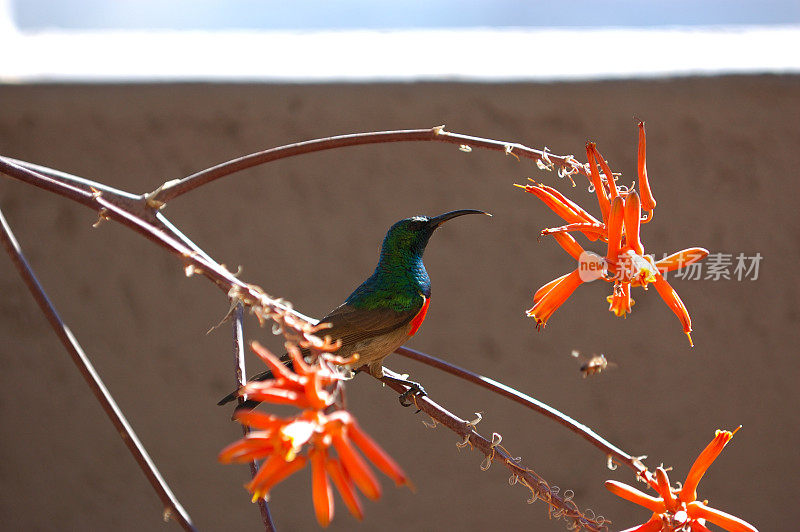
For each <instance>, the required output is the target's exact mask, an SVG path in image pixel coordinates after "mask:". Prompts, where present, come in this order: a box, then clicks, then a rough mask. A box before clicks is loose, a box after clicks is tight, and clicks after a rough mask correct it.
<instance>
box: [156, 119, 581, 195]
mask: <svg viewBox="0 0 800 532" xmlns="http://www.w3.org/2000/svg"><path fill="white" fill-rule="evenodd" d="M420 141H422V142H425V141H428V142H430V141H435V142H446V143H449V144H457V145H459V146H470V147H472V148H483V149H487V150H493V151H502V152H504V153H506V154H507V155H513V156H516V157H517V158H519V157H524V158H526V159H531V160H533V161H543V162H544V163H546V164H545V166H546V167H553V166H556V167H558V168H561V169H562V170H563V171H566V172H567V173H575V172H578V173H582V174H584V175H586V176H587V177H588V176H589V174H588V172H587V170H586V168H585V167H584V165H583V164H581V163H579V162H578V161H577V160H576V159H575V158H574V157H573V156H572V155H555V154H551V153H547V152H545V151H543V150H536V149H533V148H529V147H527V146H524V145H522V144H519V143H517V142H505V141H501V140H492V139H485V138H481V137H473V136H470V135H462V134H460V133H450V132H449V131H445V129H444V126H438V127H433V128H429V129H403V130H396V131H372V132H369V133H353V134H350V135H338V136H335V137H326V138H321V139H314V140H307V141H304V142H296V143H294V144H287V145H285V146H279V147H276V148H270V149H268V150H264V151H259V152H255V153H251V154H249V155H244V156H242V157H237V158H236V159H231V160H230V161H226V162H224V163H220V164H218V165H216V166H212V167H211V168H207V169H205V170H201V171H200V172H197V173H194V174H192V175H190V176H187V177H185V178H183V179H176V180H173V181H168V182H167V183H164V184H163V185H161V187H159V188H158V189H157V190H156V191H154V192H152V193H151V194H150V195H149V197H150V198H151V200H152V201H154V202H157V203H159V204H166V203H167V202H169V201H170V200H172V199H175V198H177V197H178V196H180V195H182V194H186V193H187V192H190V191H192V190H194V189H195V188H197V187H200V186H202V185H205V184H207V183H210V182H212V181H215V180H217V179H219V178H221V177H225V176H227V175H230V174H233V173H235V172H239V171H241V170H245V169H247V168H252V167H254V166H258V165H261V164H265V163H268V162H272V161H277V160H278V159H284V158H286V157H294V156H296V155H304V154H306V153H313V152H318V151H324V150H331V149H334V148H343V147H346V146H359V145H364V144H381V143H386V142H420Z"/></svg>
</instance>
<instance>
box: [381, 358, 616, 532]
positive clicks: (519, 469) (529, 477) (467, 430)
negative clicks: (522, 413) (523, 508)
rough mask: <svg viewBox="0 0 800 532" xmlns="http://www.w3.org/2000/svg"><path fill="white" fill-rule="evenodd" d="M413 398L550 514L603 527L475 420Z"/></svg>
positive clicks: (386, 380)
mask: <svg viewBox="0 0 800 532" xmlns="http://www.w3.org/2000/svg"><path fill="white" fill-rule="evenodd" d="M384 372H386V374H387V375H388V377H389V378H387V377H386V376H384V377H383V378H382V379H380V380H381V381H382V382H383V383H384V384H386V385H387V386H388V387H390V388H392V389H393V390H395V391H396V392H399V393H402V392H405V391H406V390H408V389H409V387H408V386H404V385H403V384H400V383H398V382H397V381H396V380H393V379H392V377H394V378H395V379H397V377H399V375H397V374H395V373H394V372H392V371H390V370H387V369H386V368H384ZM413 400H414V405H415V406H416V407H417V408H418V409H419V410H421V411H423V412H425V414H427V415H428V416H430V417H431V418H433V419H434V420H435V421H436V422H437V423H440V424H442V425H444V426H445V427H447V428H448V429H450V430H452V431H453V432H455V433H456V434H458V435H459V436H460V437H461V438H462V439H463V441H464V442H465V443H469V444H470V445H471V446H472V447H473V448H476V449H478V450H479V451H480V452H482V453H483V454H484V456H486V457H487V459H488V460H489V461H492V462H493V461H495V460H500V461H502V462H503V465H505V466H506V467H507V468H508V469H509V470H510V471H511V474H512V477H513V478H515V479H516V480H518V481H519V482H520V483H521V484H523V485H525V486H526V487H527V488H528V489H530V490H531V494H532V495H533V498H534V499H535V498H539V499H541V500H542V501H544V502H545V503H547V504H548V505H550V510H549V513H550V515H551V516H552V517H565V518H566V519H568V520H571V521H572V522H573V523H574V524H575V525H579V526H581V527H583V528H586V529H587V530H593V531H597V530H605V529H606V527H605V525H604V523H607V521H600V520H599V519H598V520H594V519H589V518H588V517H586V516H585V515H584V514H583V513H582V512H581V511H580V509H579V508H578V507H577V505H576V504H575V503H574V502H573V501H572V500H571V498H570V499H565V498H563V497H562V496H560V495H559V494H557V493H554V492H553V491H551V489H550V486H549V485H548V484H547V482H545V481H544V479H543V478H542V477H540V476H539V475H537V474H536V473H535V472H534V471H533V470H531V469H528V468H526V467H524V466H523V465H521V464H520V460H519V459H518V458H515V457H512V456H511V455H510V454H509V453H508V452H507V451H506V449H505V448H504V447H502V446H501V445H499V442H492V441H491V440H488V439H486V438H484V437H483V436H481V435H480V434H479V433H478V432H477V431H476V430H475V428H474V427H475V423H474V422H473V423H469V422H467V421H466V420H464V419H461V418H459V417H458V416H456V415H455V414H453V413H451V412H450V411H448V410H447V409H445V408H443V407H442V406H441V405H439V404H438V403H436V402H434V401H432V400H431V399H430V397H428V396H414V399H413ZM553 508H555V511H553V510H552V509H553Z"/></svg>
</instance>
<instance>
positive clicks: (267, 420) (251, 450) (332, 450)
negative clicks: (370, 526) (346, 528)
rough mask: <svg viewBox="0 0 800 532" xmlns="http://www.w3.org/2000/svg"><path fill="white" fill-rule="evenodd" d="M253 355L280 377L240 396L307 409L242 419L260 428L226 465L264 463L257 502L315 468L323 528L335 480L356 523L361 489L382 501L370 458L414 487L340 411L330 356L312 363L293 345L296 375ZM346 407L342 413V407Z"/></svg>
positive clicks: (256, 482) (227, 456) (264, 354)
mask: <svg viewBox="0 0 800 532" xmlns="http://www.w3.org/2000/svg"><path fill="white" fill-rule="evenodd" d="M252 347H253V350H254V351H255V352H256V353H257V354H258V355H259V356H260V357H261V358H262V360H264V362H266V363H267V365H268V366H269V367H270V368H271V369H272V372H273V375H274V376H275V378H274V379H271V380H267V381H263V382H250V383H248V384H247V385H245V386H243V387H242V389H241V390H240V395H247V396H248V397H250V398H251V399H256V400H259V401H267V402H272V403H289V404H292V405H295V406H298V407H300V408H302V409H303V410H302V411H301V412H300V413H299V414H297V415H295V416H293V417H288V418H282V417H279V416H275V415H272V414H264V413H261V412H256V411H244V412H239V413H237V414H236V416H235V418H236V420H237V421H239V422H240V423H241V424H243V425H245V426H247V427H250V428H251V429H252V431H251V432H249V433H248V434H247V435H246V436H245V437H244V438H242V439H240V440H239V441H237V442H234V443H232V444H231V445H229V446H227V447H226V448H225V449H223V450H222V451H221V452H220V453H219V457H218V460H219V461H220V462H222V463H231V462H239V463H242V462H250V461H252V460H260V459H264V462H263V463H262V464H261V467H260V468H259V469H258V472H257V473H256V475H255V477H254V478H253V480H251V481H250V482H249V483H247V484H246V485H245V487H246V488H247V490H248V491H250V493H252V495H253V501H256V500H258V499H259V498H264V497H267V496H268V495H269V492H270V490H271V489H272V488H274V487H275V486H276V485H277V484H279V483H280V482H281V481H283V480H284V479H286V478H287V477H289V476H290V475H292V474H294V473H296V472H297V471H299V470H301V469H303V468H304V467H305V466H306V464H308V463H310V464H311V492H312V500H313V505H314V513H315V515H316V517H317V521H318V522H319V524H320V525H321V526H323V527H326V526H328V525H329V524H330V522H331V520H332V519H333V514H334V510H333V490H332V488H331V481H333V485H334V486H336V489H337V490H338V491H339V493H340V494H341V495H342V499H343V500H344V503H345V505H346V506H347V508H348V510H350V513H351V514H353V516H355V517H356V519H359V520H360V519H362V518H363V516H364V513H363V510H362V507H361V502H360V501H359V500H358V497H357V496H356V493H355V489H354V486H358V488H359V489H360V490H361V491H362V492H363V493H364V494H365V495H366V496H367V497H369V498H370V499H378V498H379V497H380V496H381V487H380V484H379V483H378V481H377V479H376V478H375V476H374V475H373V473H372V470H371V469H370V467H369V465H368V464H367V462H366V461H365V460H364V458H363V457H362V455H361V453H363V455H364V456H366V458H367V459H368V460H369V461H370V462H372V464H374V466H375V467H377V468H378V469H380V470H381V471H382V472H383V473H385V474H386V475H387V476H388V477H389V478H391V479H392V480H394V482H395V483H396V484H397V485H398V486H400V485H406V486H409V487H412V486H411V482H410V481H409V480H408V477H407V476H406V474H405V473H404V472H403V470H402V469H401V468H400V466H398V465H397V463H396V462H395V461H394V460H392V458H391V457H390V456H389V455H387V454H386V452H385V451H384V450H383V449H381V448H380V446H379V445H378V444H377V443H375V441H373V440H372V438H370V437H369V436H368V435H367V434H366V433H365V432H364V431H363V430H362V429H361V428H360V427H359V426H358V424H357V423H356V421H355V419H354V418H353V416H352V415H351V414H350V413H349V412H347V411H345V410H343V409H341V408H339V407H340V405H338V404H337V403H336V398H337V397H339V394H338V393H337V392H336V389H335V386H334V385H335V384H336V381H338V380H339V379H340V377H338V376H337V375H336V374H335V373H334V372H333V371H332V370H331V369H329V367H328V365H327V362H329V361H333V360H334V358H333V357H332V356H329V355H327V354H323V355H321V356H320V357H319V358H318V360H317V361H316V362H315V363H313V364H309V363H307V362H305V361H304V360H303V358H302V356H301V355H300V351H299V349H297V348H296V346H294V345H289V346H287V348H288V351H289V354H290V355H291V357H292V361H293V365H294V371H291V370H289V369H288V368H287V367H286V366H284V365H283V364H282V363H281V362H280V360H279V359H278V358H277V357H275V356H274V355H273V354H272V353H270V352H269V351H268V350H267V349H265V348H263V347H261V346H260V345H258V344H256V343H254V344H253V346H252ZM337 408H339V409H337Z"/></svg>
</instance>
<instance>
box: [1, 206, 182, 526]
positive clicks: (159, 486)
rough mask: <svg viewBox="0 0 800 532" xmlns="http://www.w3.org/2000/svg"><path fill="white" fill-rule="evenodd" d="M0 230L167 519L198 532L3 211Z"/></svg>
mask: <svg viewBox="0 0 800 532" xmlns="http://www.w3.org/2000/svg"><path fill="white" fill-rule="evenodd" d="M0 226H2V230H1V231H0V240H2V242H3V245H4V247H5V248H6V251H8V254H9V255H10V256H11V260H12V261H13V262H14V266H15V267H16V269H17V271H18V272H19V274H20V276H22V278H23V280H24V281H25V284H26V285H27V286H28V289H29V290H30V292H31V294H32V295H33V298H34V299H35V300H36V303H37V304H38V305H39V308H40V309H41V310H42V313H44V315H45V317H46V318H47V321H49V322H50V326H51V327H52V328H53V330H54V331H55V333H56V335H57V336H58V339H59V340H60V341H61V343H62V344H63V345H64V348H65V349H66V350H67V352H68V353H69V355H70V356H71V357H72V361H73V362H74V363H75V365H76V366H77V367H78V370H79V371H80V372H81V375H82V376H83V378H84V380H85V381H86V384H87V385H88V386H89V388H90V389H91V390H92V393H93V394H94V396H95V398H97V400H98V402H100V405H101V406H102V407H103V410H105V412H106V415H108V417H109V419H110V420H111V422H112V423H113V424H114V427H115V428H116V429H117V432H118V433H120V434H121V435H122V441H123V442H124V443H125V445H126V446H127V447H128V450H129V451H130V453H131V454H132V455H133V457H134V459H136V463H137V464H139V468H140V469H141V470H142V472H143V473H144V475H145V476H146V477H147V480H148V481H149V482H150V485H151V486H153V489H154V490H155V492H156V494H157V495H158V497H159V498H160V499H161V502H162V504H163V505H164V508H165V509H164V516H165V518H166V517H170V518H173V519H175V520H176V521H177V522H178V523H179V524H180V525H181V526H182V527H183V529H184V530H195V527H194V525H193V524H192V520H191V518H190V517H189V514H187V513H186V510H184V509H183V507H182V506H181V504H180V503H179V502H178V499H177V498H176V497H175V495H174V494H173V493H172V490H170V488H169V486H168V485H167V483H166V482H165V481H164V478H163V477H162V476H161V473H159V471H158V469H157V468H156V466H155V464H154V463H153V460H152V459H151V458H150V456H149V455H148V454H147V450H146V449H145V448H144V446H143V445H142V443H141V442H140V441H139V438H138V437H137V436H136V433H135V432H134V431H133V428H132V427H131V426H130V424H129V423H128V420H127V419H126V418H125V415H124V414H123V413H122V411H121V410H120V409H119V407H118V406H117V403H116V402H115V401H114V398H113V397H112V396H111V393H110V392H109V391H108V389H107V388H106V387H105V385H104V384H103V381H102V380H101V379H100V376H99V375H98V374H97V371H96V370H95V369H94V366H93V365H92V363H91V361H90V360H89V358H88V357H87V356H86V353H84V351H83V349H82V348H81V346H80V344H79V343H78V341H77V340H76V339H75V337H74V336H73V335H72V331H70V330H69V328H68V327H67V326H66V324H65V323H64V322H63V321H62V320H61V317H60V316H59V315H58V311H57V310H56V309H55V307H54V306H53V304H52V303H51V302H50V300H49V298H48V297H47V294H46V293H45V292H44V289H43V288H42V285H41V284H40V283H39V280H38V279H37V278H36V275H35V274H34V273H33V270H32V269H31V267H30V264H28V261H27V259H25V256H24V255H23V254H22V248H21V247H20V245H19V243H18V242H17V240H16V238H14V234H13V232H12V231H11V227H9V225H8V223H7V222H6V219H5V217H4V216H3V213H2V211H0Z"/></svg>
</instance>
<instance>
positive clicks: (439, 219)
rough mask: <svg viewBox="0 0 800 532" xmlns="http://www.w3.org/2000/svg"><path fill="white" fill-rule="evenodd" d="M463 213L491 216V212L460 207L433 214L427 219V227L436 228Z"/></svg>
mask: <svg viewBox="0 0 800 532" xmlns="http://www.w3.org/2000/svg"><path fill="white" fill-rule="evenodd" d="M465 214H485V215H486V216H491V214H489V213H488V212H484V211H478V210H475V209H461V210H458V211H450V212H446V213H444V214H440V215H439V216H434V217H433V218H431V219H430V220H428V227H430V228H431V230H433V229H436V228H437V227H439V226H440V225H442V224H443V223H445V222H446V221H448V220H452V219H453V218H457V217H459V216H464V215H465Z"/></svg>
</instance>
